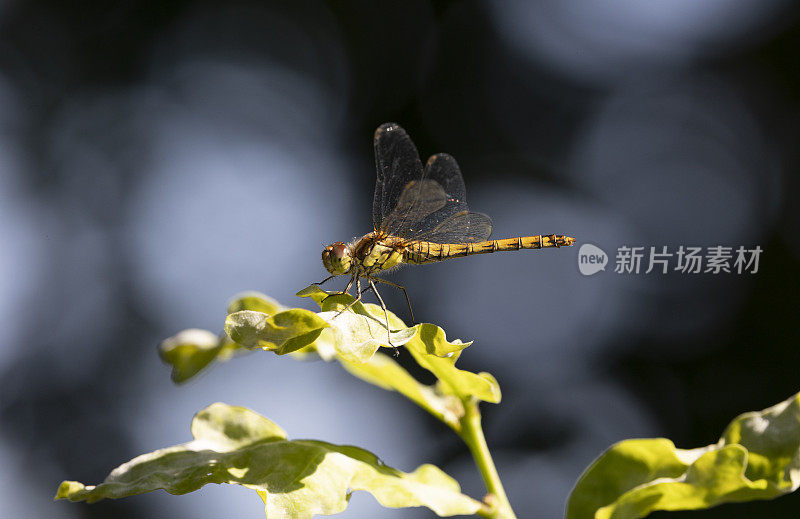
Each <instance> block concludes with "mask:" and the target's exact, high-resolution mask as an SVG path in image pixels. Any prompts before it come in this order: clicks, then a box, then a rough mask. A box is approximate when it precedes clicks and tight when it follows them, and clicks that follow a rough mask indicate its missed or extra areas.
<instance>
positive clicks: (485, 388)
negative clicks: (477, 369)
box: [406, 336, 501, 404]
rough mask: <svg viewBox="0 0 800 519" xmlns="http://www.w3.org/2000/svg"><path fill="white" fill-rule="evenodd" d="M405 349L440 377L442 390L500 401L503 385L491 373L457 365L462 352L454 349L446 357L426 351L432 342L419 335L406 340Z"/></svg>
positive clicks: (456, 394) (489, 400)
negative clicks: (427, 341) (475, 371)
mask: <svg viewBox="0 0 800 519" xmlns="http://www.w3.org/2000/svg"><path fill="white" fill-rule="evenodd" d="M406 349H408V351H409V352H410V353H411V355H412V356H413V357H414V360H416V361H417V364H419V365H420V366H422V367H423V368H425V369H427V370H428V371H430V372H431V373H433V374H434V375H435V376H436V378H437V379H438V384H437V387H438V389H439V391H440V392H442V393H444V394H448V395H453V396H456V397H458V398H459V399H461V400H469V399H471V398H477V399H478V400H483V401H484V402H491V403H494V404H496V403H498V402H500V398H501V393H500V385H499V384H498V383H497V380H495V378H494V377H493V376H492V375H490V374H489V373H485V372H484V373H472V372H470V371H465V370H461V369H458V368H457V367H455V363H456V361H457V360H458V357H459V356H460V354H461V352H460V351H457V352H455V353H451V354H450V355H449V356H447V357H438V356H436V355H431V354H429V353H427V351H428V349H429V345H428V344H426V343H425V341H424V340H423V339H422V338H421V337H419V336H417V337H414V339H412V340H411V341H409V342H408V344H406Z"/></svg>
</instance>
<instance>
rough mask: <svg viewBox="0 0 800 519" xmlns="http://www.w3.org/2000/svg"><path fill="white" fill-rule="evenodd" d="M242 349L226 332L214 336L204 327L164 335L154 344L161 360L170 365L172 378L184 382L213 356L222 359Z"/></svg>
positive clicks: (207, 363) (212, 359)
mask: <svg viewBox="0 0 800 519" xmlns="http://www.w3.org/2000/svg"><path fill="white" fill-rule="evenodd" d="M240 351H242V349H241V347H240V346H239V345H238V344H236V343H234V342H233V341H231V340H230V339H229V338H228V336H227V335H223V336H221V337H220V336H217V335H216V334H214V333H213V332H210V331H208V330H198V329H195V328H192V329H189V330H184V331H182V332H180V333H178V334H176V335H173V336H172V337H170V338H168V339H165V340H164V341H162V342H161V344H160V345H159V347H158V353H159V355H160V357H161V359H162V360H164V362H166V363H168V364H170V365H171V366H172V375H171V377H172V380H173V381H174V382H176V383H181V382H185V381H186V380H188V379H190V378H191V377H193V376H195V375H196V374H197V373H199V372H200V371H201V370H202V369H203V368H205V367H206V366H208V365H209V364H210V363H211V362H213V361H214V360H220V361H226V360H228V359H229V358H231V357H232V356H233V355H234V354H236V353H238V352H240Z"/></svg>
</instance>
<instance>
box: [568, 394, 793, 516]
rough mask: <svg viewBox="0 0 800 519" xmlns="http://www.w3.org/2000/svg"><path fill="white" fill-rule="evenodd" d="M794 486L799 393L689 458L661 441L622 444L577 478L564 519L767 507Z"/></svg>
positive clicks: (745, 419) (745, 418) (739, 421)
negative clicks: (763, 502)
mask: <svg viewBox="0 0 800 519" xmlns="http://www.w3.org/2000/svg"><path fill="white" fill-rule="evenodd" d="M798 486H800V393H798V394H797V395H795V396H793V397H791V398H789V399H788V400H786V401H784V402H781V403H780V404H778V405H775V406H773V407H770V408H768V409H765V410H763V411H760V412H752V413H745V414H743V415H741V416H739V417H738V418H736V419H735V420H734V421H733V422H731V424H730V425H729V426H728V427H727V429H726V430H725V433H724V434H723V436H722V438H721V439H720V441H719V442H718V443H715V444H713V445H709V446H707V447H702V448H698V449H692V450H684V449H678V448H675V445H674V444H673V443H672V442H671V441H669V440H666V439H663V438H655V439H642V440H626V441H623V442H620V443H618V444H616V445H614V446H613V447H611V448H610V449H609V450H608V451H606V452H605V453H604V454H603V455H601V456H600V457H599V458H598V459H597V460H596V461H595V462H594V463H593V464H592V465H591V466H590V467H589V468H588V469H587V470H586V472H585V473H584V474H583V476H581V479H580V480H579V481H578V484H577V485H576V487H575V489H574V490H573V492H572V495H571V497H570V500H569V502H568V506H567V519H588V518H593V519H612V518H613V519H633V518H639V517H644V516H646V515H647V514H649V513H650V512H653V511H656V510H696V509H702V508H709V507H712V506H715V505H719V504H722V503H730V502H741V501H752V500H756V499H771V498H774V497H777V496H780V495H782V494H785V493H788V492H793V491H794V490H796V489H797V488H798Z"/></svg>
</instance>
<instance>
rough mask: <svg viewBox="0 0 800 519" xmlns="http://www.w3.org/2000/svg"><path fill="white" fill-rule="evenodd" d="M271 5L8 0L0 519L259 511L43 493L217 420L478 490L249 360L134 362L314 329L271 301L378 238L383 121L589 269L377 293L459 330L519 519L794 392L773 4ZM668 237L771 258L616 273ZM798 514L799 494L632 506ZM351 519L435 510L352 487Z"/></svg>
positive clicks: (787, 108)
mask: <svg viewBox="0 0 800 519" xmlns="http://www.w3.org/2000/svg"><path fill="white" fill-rule="evenodd" d="M287 4H289V3H288V2H239V1H234V2H226V3H224V5H222V4H220V3H218V2H190V1H182V2H167V3H164V2H117V3H108V2H83V3H81V4H80V7H77V6H76V5H73V6H70V5H67V4H66V3H62V2H54V1H50V2H34V1H31V2H20V1H12V0H7V1H5V2H2V3H0V312H1V313H2V315H3V325H2V326H0V344H2V346H1V347H0V463H2V465H3V467H4V470H3V473H2V475H0V482H2V484H0V504H1V506H2V508H3V510H4V514H3V515H4V516H7V517H48V518H59V519H60V518H105V517H115V518H138V517H147V518H162V517H164V518H166V517H170V518H200V517H202V518H214V517H241V518H260V517H263V508H262V504H261V501H260V499H259V498H258V497H257V496H256V495H255V494H254V493H253V492H251V491H247V490H245V489H242V488H238V487H232V486H224V487H220V486H209V487H206V488H204V489H203V490H201V491H199V492H197V493H194V494H189V495H186V496H180V497H174V496H169V495H167V494H166V493H165V492H158V493H154V494H150V495H145V496H140V497H135V498H128V499H124V500H120V501H115V502H107V501H104V502H101V503H97V504H95V505H92V506H87V505H84V504H67V503H63V502H58V503H53V502H52V500H51V498H52V496H53V495H54V494H55V491H56V488H57V486H58V484H59V483H60V482H61V480H63V479H75V480H80V481H84V482H86V483H97V482H100V481H102V479H103V478H104V477H105V476H106V474H107V473H108V472H109V471H110V470H111V469H112V468H113V467H116V466H117V465H118V464H120V463H122V462H124V461H127V460H128V459H130V458H132V457H133V456H135V455H138V454H140V453H143V452H148V451H151V450H154V449H157V448H160V447H165V446H169V445H174V444H176V443H181V442H184V441H187V440H188V439H189V430H188V427H189V421H190V419H191V416H192V415H193V413H194V412H195V411H197V410H199V409H200V408H202V407H204V406H206V405H208V404H210V403H212V402H215V401H224V402H227V403H229V404H235V405H244V406H248V407H250V408H252V409H254V410H255V411H257V412H259V413H261V414H264V415H265V416H268V417H269V418H271V419H273V420H275V421H276V422H277V423H278V424H280V425H281V426H283V427H284V428H285V429H286V430H287V431H288V432H289V435H290V436H291V437H293V438H317V439H322V440H326V441H331V442H336V443H350V444H355V445H359V446H361V447H364V448H367V449H370V450H372V451H374V452H375V453H377V454H378V455H380V456H381V457H382V458H383V459H384V460H385V461H386V463H388V464H390V465H393V466H395V467H397V468H400V469H403V470H411V469H413V468H414V467H416V466H417V465H419V464H421V463H424V462H433V463H436V464H438V465H439V466H441V467H442V468H444V469H445V470H446V471H447V472H448V473H450V474H452V475H454V476H455V477H456V478H457V479H458V480H459V481H460V482H461V483H462V486H463V488H464V489H465V490H466V491H467V492H468V493H470V494H471V495H473V496H475V497H478V498H480V497H482V496H483V494H484V493H485V490H484V489H483V487H482V484H481V481H480V480H479V478H478V475H477V471H476V470H475V468H474V466H473V464H472V460H471V458H469V456H468V453H467V450H466V448H465V447H464V446H463V445H462V444H460V443H459V441H458V439H457V438H455V436H454V435H453V434H452V433H451V431H449V430H448V429H446V428H445V427H444V426H442V425H440V424H439V423H437V422H435V421H434V420H433V419H431V418H429V417H428V416H427V415H425V414H424V413H423V412H422V411H420V410H418V409H416V408H415V407H414V406H413V405H412V404H410V403H408V402H406V401H404V400H403V399H402V398H399V397H398V396H397V395H392V394H389V393H386V392H383V391H381V390H380V389H377V388H375V387H372V386H369V385H367V384H365V383H362V382H360V381H358V380H356V379H353V378H352V377H350V376H348V375H346V374H345V373H344V372H343V371H342V370H341V369H340V368H339V367H338V366H337V365H335V364H326V363H324V362H321V361H319V362H306V363H303V362H297V361H295V360H292V359H290V358H280V357H276V356H274V355H267V354H261V355H251V356H250V357H248V360H247V361H235V360H234V361H232V362H229V363H226V364H221V365H216V366H214V367H213V368H212V369H210V370H209V371H208V372H207V373H205V374H203V376H200V377H198V379H197V380H193V381H191V382H190V383H188V384H185V385H183V386H175V385H173V384H172V383H171V382H170V380H169V369H168V367H167V366H165V365H163V364H162V363H161V362H160V361H159V359H158V357H157V355H156V345H157V344H158V342H159V341H160V340H161V339H163V338H165V337H167V336H169V335H172V334H174V333H176V332H178V331H180V330H182V329H184V328H189V327H198V328H206V329H210V330H214V331H218V330H220V329H221V328H222V324H223V319H224V315H225V307H226V303H227V301H228V300H229V298H230V297H232V296H233V295H234V294H236V293H237V292H239V291H242V290H259V291H262V292H264V293H266V294H269V295H270V296H272V297H275V298H276V299H278V300H279V301H281V302H282V303H283V304H286V305H292V306H305V307H307V308H311V306H309V304H308V303H309V302H308V301H306V300H300V299H298V298H296V297H294V294H295V292H296V291H298V290H300V289H302V288H304V287H306V286H307V285H309V284H310V283H312V282H315V281H319V280H321V279H322V278H324V277H325V275H326V272H325V271H324V269H323V267H322V264H321V262H320V252H321V250H322V247H323V245H324V244H326V243H330V242H333V241H338V240H345V241H346V240H349V239H351V238H352V237H354V236H357V235H358V236H360V235H362V234H364V233H366V232H368V231H369V230H370V229H369V227H370V225H371V216H370V215H371V201H372V191H373V187H374V181H375V170H374V162H373V160H374V159H373V152H372V133H373V131H374V130H375V128H376V127H377V126H378V125H379V124H381V123H383V122H386V121H395V122H398V123H399V124H401V125H402V126H403V127H405V128H406V130H407V131H408V132H409V134H410V135H411V136H412V137H413V139H414V140H415V142H416V144H417V145H418V147H419V149H420V155H421V156H422V157H423V160H424V159H425V158H426V157H427V156H429V155H431V154H433V153H436V152H449V153H451V154H452V155H454V156H455V157H456V158H457V160H458V161H459V164H460V166H461V169H462V171H463V174H464V177H465V180H466V185H467V188H468V193H469V201H470V205H471V207H472V209H473V210H476V211H481V212H485V213H487V214H490V215H491V216H492V217H493V219H494V224H495V233H494V236H495V237H497V238H504V237H512V236H517V235H531V234H533V235H535V234H540V233H560V234H562V233H563V234H568V235H571V236H575V237H576V238H577V240H578V244H579V245H580V244H583V243H592V244H594V245H596V246H598V247H600V248H602V249H603V250H604V251H606V253H608V254H609V256H610V264H609V266H608V267H607V268H606V270H605V271H604V272H599V273H597V274H595V275H594V276H591V277H585V276H583V275H581V274H580V272H579V271H578V247H573V248H571V249H561V250H558V251H555V250H546V251H525V252H519V253H514V254H510V253H509V254H494V255H484V256H477V257H473V258H467V259H458V260H453V261H450V262H445V263H442V264H436V265H430V266H421V267H413V268H406V269H404V270H401V271H399V272H398V273H397V274H395V275H393V277H392V279H394V280H395V281H397V282H400V283H402V284H404V285H406V287H407V288H408V290H409V293H410V295H411V299H412V302H413V303H414V310H415V313H416V315H417V317H418V319H420V320H423V321H427V322H434V323H437V324H440V325H441V326H443V327H444V328H445V329H446V330H447V333H448V336H449V337H460V338H463V339H465V340H475V344H474V345H473V346H471V347H470V348H469V349H468V350H467V351H466V353H465V354H464V356H463V357H462V359H461V361H460V366H461V367H462V368H465V369H471V370H479V371H480V370H486V371H490V372H491V373H493V374H494V375H495V376H496V377H497V379H498V380H499V381H500V384H501V387H502V389H503V402H502V404H501V405H499V406H491V405H485V406H484V413H485V427H486V433H487V436H488V441H489V444H490V446H491V447H492V448H493V450H494V452H495V456H496V461H497V463H498V466H499V470H500V473H501V476H502V478H503V481H504V483H505V485H506V489H507V491H508V493H509V495H510V498H511V501H512V503H513V504H514V506H515V509H516V510H517V512H518V515H519V516H520V517H534V516H535V517H539V518H558V517H561V515H562V513H563V507H564V502H565V500H566V499H567V496H568V494H569V492H570V490H571V488H572V485H573V484H574V483H575V481H576V480H577V478H578V477H579V475H580V473H581V471H582V470H583V469H584V468H585V467H586V466H587V465H588V464H589V463H590V462H591V461H592V460H593V459H594V458H595V457H596V456H597V455H599V454H600V453H601V452H602V451H603V450H604V449H605V448H607V447H608V446H609V445H610V444H612V443H613V442H616V441H619V440H622V439H625V438H630V437H654V436H666V437H669V438H671V439H673V440H674V441H675V443H676V444H677V445H678V446H679V447H683V448H693V447H699V446H704V445H707V444H710V443H713V442H715V441H716V440H717V439H718V437H719V435H720V434H721V432H722V430H723V428H724V426H725V425H726V424H727V423H728V422H729V421H730V420H731V419H733V418H734V417H735V416H736V415H738V414H739V413H741V412H744V411H750V410H759V409H762V408H764V407H767V406H770V405H772V404H775V403H777V402H779V401H780V400H783V399H784V398H787V397H788V396H790V395H791V394H792V393H794V392H797V391H798V390H800V380H798V377H797V366H798V365H799V364H798V362H799V361H800V353H798V347H797V346H798V343H799V340H800V321H799V320H798V319H797V313H798V309H800V292H798V290H797V287H798V282H800V268H798V267H800V246H799V245H798V243H800V242H798V239H797V238H798V231H800V209H798V206H797V205H796V204H794V203H793V202H792V200H794V199H795V198H796V197H797V196H798V195H800V184H798V178H797V174H796V172H797V168H798V159H799V158H800V157H798V146H797V142H798V137H799V135H798V115H799V114H800V111H799V108H800V17H798V9H797V8H796V4H795V3H793V2H789V1H788V0H786V1H781V0H774V1H770V2H765V1H763V0H725V1H723V0H706V1H704V2H695V1H690V0H673V1H671V2H637V1H633V0H627V1H621V2H620V1H614V2H611V1H607V0H593V1H583V0H578V1H573V2H562V1H559V0H540V1H538V2H524V1H522V0H506V1H499V0H498V1H496V2H491V3H489V2H475V1H434V2H430V1H422V0H419V1H416V0H411V1H406V2H402V3H401V2H382V1H378V2H375V1H373V2H348V1H339V2H315V1H299V2H292V3H291V6H289V5H287ZM680 245H684V246H702V247H707V246H715V245H725V246H731V247H734V248H736V247H738V246H745V247H746V248H754V247H755V246H760V247H761V248H762V249H763V251H764V252H763V253H762V255H761V258H760V260H761V261H760V265H759V271H758V273H756V274H741V275H739V274H735V273H734V274H717V275H712V274H697V275H690V274H682V273H679V272H671V273H669V274H660V273H655V272H654V273H650V274H644V273H640V274H638V275H636V274H618V273H615V272H614V268H613V267H614V261H615V258H614V256H615V254H616V250H617V249H618V248H619V247H621V246H643V247H646V248H649V247H651V246H654V247H657V248H660V247H663V246H667V247H669V248H670V249H671V250H674V249H676V248H677V247H678V246H680ZM643 270H644V269H643ZM340 281H342V280H340ZM341 285H342V286H343V285H344V282H343V281H342V282H341ZM327 287H330V288H341V287H339V285H338V284H336V283H332V284H331V285H328V286H327ZM327 287H326V288H327ZM382 294H383V295H384V297H385V298H387V299H388V301H387V302H388V303H389V305H390V306H391V307H392V308H393V309H394V310H396V311H397V312H398V313H399V314H400V315H401V316H403V317H406V318H407V317H408V315H407V313H406V310H405V302H404V300H403V299H402V295H401V294H397V293H394V292H393V291H392V290H391V289H390V288H385V289H384V290H383V291H382ZM401 360H402V361H403V362H405V363H406V364H407V365H408V360H409V359H407V358H405V357H401ZM798 512H800V496H798V495H790V496H787V497H783V498H780V499H777V500H775V501H771V502H758V503H752V504H740V505H726V506H723V507H720V508H717V509H714V510H712V511H709V512H702V513H694V512H693V513H688V512H685V513H659V514H654V515H653V516H652V517H659V518H666V517H676V518H677V517H679V518H694V517H698V518H701V517H702V518H708V519H710V518H723V517H724V518H745V517H748V518H750V517H773V518H783V517H797V515H798ZM342 516H343V517H350V518H366V517H370V518H400V517H403V518H423V517H433V514H432V513H431V512H429V511H426V510H386V509H382V508H381V507H380V506H379V505H378V504H377V503H376V502H375V501H374V499H373V498H372V497H371V496H369V495H368V494H366V493H357V494H355V495H354V497H353V499H352V501H351V506H350V508H349V509H348V511H347V512H345V513H344V514H342Z"/></svg>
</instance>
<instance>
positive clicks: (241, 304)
mask: <svg viewBox="0 0 800 519" xmlns="http://www.w3.org/2000/svg"><path fill="white" fill-rule="evenodd" d="M241 310H255V311H256V312H263V313H265V314H269V315H274V314H277V313H278V312H281V311H283V310H286V307H284V306H283V305H281V304H280V303H278V302H277V301H275V300H274V299H272V298H271V297H269V296H268V295H265V294H262V293H261V292H253V291H249V292H242V293H241V294H237V295H236V296H234V298H233V299H232V300H231V302H230V303H228V313H229V314H232V313H234V312H239V311H241Z"/></svg>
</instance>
